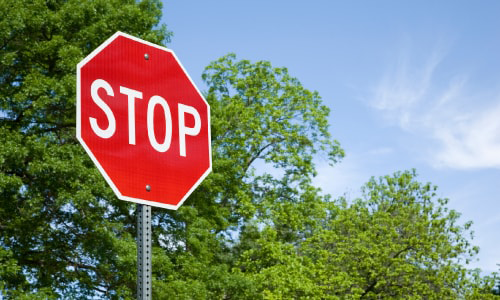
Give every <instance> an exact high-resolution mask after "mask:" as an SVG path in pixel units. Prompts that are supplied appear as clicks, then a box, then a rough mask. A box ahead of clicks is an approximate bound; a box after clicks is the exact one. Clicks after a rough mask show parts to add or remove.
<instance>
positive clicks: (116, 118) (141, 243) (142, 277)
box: [76, 32, 212, 299]
mask: <svg viewBox="0 0 500 300" xmlns="http://www.w3.org/2000/svg"><path fill="white" fill-rule="evenodd" d="M76 107H77V114H76V119H77V123H76V135H77V138H78V141H79V142H80V144H81V145H82V146H83V148H84V149H85V151H86V152H87V154H88V155H89V156H90V158H91V159H92V161H93V162H94V164H95V165H96V166H97V168H98V169H99V171H100V172H101V174H102V176H103V177H104V179H105V180H106V181H107V183H108V184H109V185H110V187H111V188H112V189H113V191H114V193H115V194H116V196H117V197H118V198H119V199H121V200H126V201H131V202H135V203H137V251H138V252H137V255H138V256H137V261H138V265H137V266H138V269H137V270H138V274H137V275H138V277H137V278H138V281H137V290H138V298H139V299H151V291H152V290H151V281H152V277H151V255H152V253H151V242H152V241H151V206H157V207H162V208H167V209H174V210H175V209H177V208H179V207H180V206H181V205H182V203H183V202H184V201H185V200H186V199H187V198H188V197H189V195H190V194H191V193H192V192H193V191H194V189H196V187H197V186H198V185H199V184H200V183H201V182H202V181H203V179H204V178H205V177H206V176H207V175H208V174H209V173H210V171H211V169H212V158H211V144H210V106H209V105H208V103H207V102H206V100H205V99H204V98H203V96H202V94H201V93H200V92H199V90H198V88H196V86H195V84H194V82H193V81H192V80H191V78H190V77H189V75H188V74H187V72H186V71H185V69H184V68H183V66H182V65H181V63H180V62H179V60H178V59H177V57H176V56H175V54H174V52H173V51H171V50H169V49H166V48H164V47H161V46H158V45H155V44H152V43H150V42H147V41H144V40H141V39H139V38H136V37H133V36H130V35H128V34H125V33H122V32H117V33H115V34H114V35H113V36H111V37H110V38H109V39H107V40H106V41H105V42H104V43H103V44H101V45H100V46H99V47H97V48H96V49H95V50H94V51H93V52H92V53H90V54H89V55H88V56H87V57H86V58H84V59H83V60H82V61H81V62H80V63H79V64H78V66H77V105H76Z"/></svg>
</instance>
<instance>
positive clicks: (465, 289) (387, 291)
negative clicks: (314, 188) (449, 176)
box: [239, 171, 494, 299]
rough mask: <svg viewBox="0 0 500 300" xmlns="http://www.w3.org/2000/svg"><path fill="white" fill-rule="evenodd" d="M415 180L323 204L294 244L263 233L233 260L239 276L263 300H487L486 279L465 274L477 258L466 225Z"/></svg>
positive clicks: (378, 185)
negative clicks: (251, 282)
mask: <svg viewBox="0 0 500 300" xmlns="http://www.w3.org/2000/svg"><path fill="white" fill-rule="evenodd" d="M415 177H416V174H415V171H413V172H409V171H406V172H397V173H395V174H394V175H393V176H384V177H381V178H380V179H378V180H376V179H371V180H370V181H369V182H368V183H367V184H366V185H365V186H364V188H363V198H361V199H356V200H354V201H353V202H352V203H350V204H349V203H348V202H347V201H346V200H342V199H340V200H339V201H338V202H336V203H331V202H324V201H323V207H324V209H326V212H325V213H324V214H323V215H311V216H310V217H312V220H311V219H310V220H309V222H311V223H313V222H316V224H317V226H315V227H313V228H314V229H313V230H312V232H310V233H309V234H307V235H305V236H304V237H303V238H302V239H300V240H298V243H297V241H296V242H295V243H290V242H286V240H284V239H283V238H281V239H278V238H277V236H278V235H279V231H280V230H279V227H278V226H276V223H274V222H273V223H272V224H270V225H268V226H265V227H264V229H263V230H262V231H261V233H260V237H259V239H258V240H257V245H253V247H251V248H248V250H246V251H245V252H244V253H243V254H242V255H241V258H240V259H241V260H240V262H239V265H240V267H241V270H242V272H243V273H245V274H247V275H248V276H251V277H253V278H255V280H256V285H257V286H259V287H260V289H261V292H262V293H264V294H265V295H267V297H268V298H269V299H290V298H302V297H309V298H318V299H401V298H411V299H421V298H423V299H487V298H491V297H492V296H491V295H490V291H491V288H492V286H493V283H494V281H493V278H490V277H480V276H479V273H478V271H477V270H468V269H467V268H466V267H465V266H466V264H467V263H468V262H469V261H470V259H472V258H473V257H474V255H475V254H476V253H477V251H478V248H477V247H474V246H472V245H471V244H470V239H471V238H472V232H471V231H470V226H471V222H467V223H465V224H463V225H461V224H460V223H459V220H458V219H459V214H458V213H457V212H456V211H454V210H450V209H449V208H448V207H447V202H448V200H447V199H440V198H438V199H436V194H435V191H436V187H435V186H432V185H431V184H429V183H426V184H423V183H420V182H418V181H416V180H415ZM315 198H316V199H318V198H317V197H316V196H315ZM317 202H319V201H317V200H316V203H317ZM318 205H319V204H318ZM297 217H300V216H297ZM296 223H297V222H296ZM302 228H306V227H304V226H302ZM285 274H286V276H284V275H285Z"/></svg>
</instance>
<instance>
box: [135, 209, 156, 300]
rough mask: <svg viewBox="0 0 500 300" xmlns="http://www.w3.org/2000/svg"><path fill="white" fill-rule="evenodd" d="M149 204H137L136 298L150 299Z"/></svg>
mask: <svg viewBox="0 0 500 300" xmlns="http://www.w3.org/2000/svg"><path fill="white" fill-rule="evenodd" d="M151 256H152V252H151V206H149V205H144V204H137V299H141V300H151V293H152V288H151V281H152V278H151V269H152V267H151Z"/></svg>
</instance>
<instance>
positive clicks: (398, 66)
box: [370, 47, 500, 169]
mask: <svg viewBox="0 0 500 300" xmlns="http://www.w3.org/2000/svg"><path fill="white" fill-rule="evenodd" d="M410 48H411V47H406V48H404V50H402V51H401V53H400V55H399V58H398V59H396V60H395V62H394V64H393V65H392V66H391V68H390V69H389V70H388V71H387V72H386V74H384V76H383V77H382V79H381V81H380V82H379V84H378V85H377V86H376V88H375V89H374V92H373V96H372V97H371V101H370V103H371V105H372V106H373V107H374V108H375V109H377V110H378V111H380V112H382V113H383V115H384V116H385V117H386V118H387V119H388V120H389V121H390V122H393V123H394V124H397V125H398V126H400V127H401V128H402V129H403V130H406V131H408V132H411V133H413V134H415V136H416V138H419V139H422V141H423V143H422V145H424V147H425V148H424V151H425V153H426V154H427V156H428V157H429V162H430V163H431V164H432V165H433V166H435V167H445V168H458V169H471V168H472V169H473V168H500V102H499V100H500V97H499V95H500V91H499V90H495V89H492V88H490V87H487V88H482V87H481V85H480V84H479V83H477V84H473V82H472V80H469V78H467V76H465V75H464V74H454V75H450V74H449V72H447V70H444V68H443V64H444V63H443V61H444V60H445V59H446V51H444V50H443V47H436V49H435V50H433V51H428V52H427V57H425V58H424V59H421V57H419V55H413V53H412V51H411V50H409V49H410ZM419 54H420V55H421V53H419ZM419 58H420V61H419Z"/></svg>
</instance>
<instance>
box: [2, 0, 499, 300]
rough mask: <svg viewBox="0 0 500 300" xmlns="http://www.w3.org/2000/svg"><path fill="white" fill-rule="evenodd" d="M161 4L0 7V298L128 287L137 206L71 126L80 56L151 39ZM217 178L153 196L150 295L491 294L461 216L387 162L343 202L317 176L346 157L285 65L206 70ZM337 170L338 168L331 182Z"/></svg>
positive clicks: (321, 109) (157, 33)
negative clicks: (160, 205)
mask: <svg viewBox="0 0 500 300" xmlns="http://www.w3.org/2000/svg"><path fill="white" fill-rule="evenodd" d="M160 13H161V3H160V2H159V1H156V0H145V1H134V0H94V1H90V0H88V1H82V0H79V1H76V0H67V1H62V0H61V1H57V0H35V1H22V0H16V1H13V0H3V1H2V2H0V298H2V299H4V298H5V299H55V298H64V299H68V298H69V299H88V298H93V297H95V298H104V299H131V298H134V296H135V289H136V286H135V285H136V282H135V281H136V245H135V241H134V237H135V234H136V231H135V230H136V229H135V221H136V218H135V207H134V205H132V204H130V203H127V202H124V201H118V200H117V199H116V198H115V196H114V195H113V193H112V191H111V189H110V188H109V187H107V186H106V183H105V181H104V180H103V179H102V178H101V176H100V174H99V173H98V171H97V170H96V168H95V167H94V166H93V164H92V162H91V161H90V159H89V158H88V157H87V155H86V154H85V153H84V151H83V149H82V148H81V146H80V145H78V143H77V141H76V139H75V66H76V64H77V62H79V61H80V60H81V59H82V58H83V57H85V56H86V55H87V54H88V53H90V51H92V50H93V49H94V48H95V47H97V46H98V45H99V44H101V43H102V42H103V41H104V40H105V39H107V38H108V37H109V36H111V35H112V34H113V33H114V32H116V31H117V30H120V31H124V32H127V33H129V34H132V35H135V36H139V37H141V38H143V39H146V40H149V41H151V42H154V43H161V42H163V41H167V40H168V38H169V37H170V33H169V32H168V31H167V30H166V28H165V26H159V24H158V23H159V20H160ZM203 79H204V80H205V82H206V84H207V86H208V90H207V92H206V98H207V100H208V101H209V102H210V105H211V112H212V116H211V123H212V145H213V164H214V165H213V173H212V174H211V175H210V176H208V178H207V179H206V180H205V181H204V182H203V184H202V185H201V186H200V187H199V188H198V189H197V190H196V191H195V192H194V193H193V194H192V195H191V197H190V198H189V200H187V201H186V203H185V204H184V205H183V206H182V207H181V208H180V209H179V210H177V211H166V210H162V209H153V294H154V295H153V297H154V298H155V299H299V298H300V299H303V298H304V299H360V298H366V299H380V298H383V299H391V298H392V299H395V298H411V299H420V298H423V299H442V298H447V299H450V298H451V299H455V298H465V299H487V297H495V296H494V295H493V294H492V293H491V291H492V287H493V283H494V278H490V277H481V276H480V275H479V272H478V271H471V270H468V269H466V268H465V265H466V263H467V262H468V261H469V260H470V259H472V258H473V257H474V255H475V254H476V253H477V251H478V249H477V248H475V247H474V246H472V245H471V244H470V239H471V236H470V234H471V231H470V226H471V224H470V223H466V224H464V225H461V224H460V223H459V214H458V213H457V212H455V211H452V210H449V209H448V208H447V200H446V199H436V197H435V187H433V186H431V185H430V184H422V183H419V182H417V181H416V180H415V173H414V172H400V173H396V174H394V175H393V176H386V177H383V178H381V179H379V180H375V179H372V180H371V181H370V182H369V183H367V185H366V186H365V187H364V197H363V198H362V199H357V200H355V201H353V202H352V203H347V201H345V200H342V199H339V200H335V201H333V200H332V199H331V198H330V196H325V195H323V194H322V193H321V191H320V190H319V189H318V188H316V187H314V186H313V185H312V183H311V182H312V178H313V177H314V176H315V174H316V169H315V165H314V160H315V159H318V158H319V159H322V161H326V162H328V163H330V164H331V165H333V164H334V163H336V162H337V161H339V160H340V159H341V158H342V157H343V155H344V153H343V150H342V149H341V148H340V146H339V143H338V142H337V141H335V140H334V139H332V137H331V134H330V131H329V128H328V114H329V109H328V108H327V107H326V106H324V105H323V104H322V101H321V98H320V96H319V95H318V93H317V92H312V91H309V90H307V89H306V88H304V87H303V86H302V85H301V83H300V82H299V81H298V80H297V79H296V78H294V77H292V76H291V75H289V74H288V71H287V70H286V69H285V68H274V67H272V66H271V64H270V63H269V62H256V63H251V62H249V61H247V60H237V59H236V56H235V55H234V54H229V55H227V56H224V57H222V58H220V59H219V60H217V61H214V62H213V63H211V64H210V65H209V66H208V67H207V69H206V70H205V72H204V74H203ZM332 180H335V179H334V178H333V179H332Z"/></svg>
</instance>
